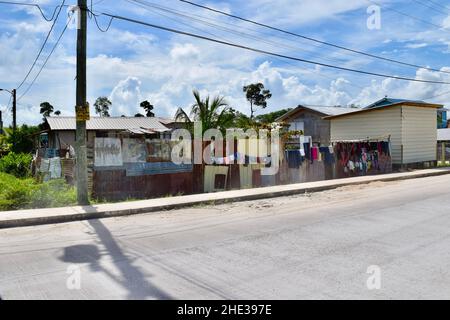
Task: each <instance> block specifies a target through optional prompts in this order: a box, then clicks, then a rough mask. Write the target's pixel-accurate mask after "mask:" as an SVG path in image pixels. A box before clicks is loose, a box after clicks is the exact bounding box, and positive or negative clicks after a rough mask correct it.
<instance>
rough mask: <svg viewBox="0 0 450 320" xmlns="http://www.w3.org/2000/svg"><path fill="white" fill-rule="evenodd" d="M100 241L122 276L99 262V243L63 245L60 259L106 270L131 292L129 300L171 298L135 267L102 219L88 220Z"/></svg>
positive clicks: (98, 270) (105, 271)
mask: <svg viewBox="0 0 450 320" xmlns="http://www.w3.org/2000/svg"><path fill="white" fill-rule="evenodd" d="M88 223H89V225H90V226H91V227H92V228H93V229H94V231H95V234H96V235H97V237H98V239H99V241H100V242H101V244H102V245H103V246H104V248H105V249H106V251H107V253H106V255H107V256H108V257H110V258H111V261H112V263H113V264H114V265H115V267H116V268H117V270H118V271H119V272H120V275H115V274H113V273H111V272H110V271H109V270H107V269H105V268H104V267H102V266H101V265H100V263H99V261H100V258H101V253H100V251H99V249H98V247H97V246H96V245H75V246H70V247H66V248H64V253H63V256H62V257H61V260H62V261H64V262H68V263H89V266H90V267H91V268H92V270H94V271H97V272H103V273H105V274H106V275H107V276H108V277H109V278H111V279H112V280H114V281H115V282H116V283H118V284H119V285H121V286H122V287H123V288H125V289H126V290H127V291H128V295H127V299H135V300H142V299H149V298H150V299H151V298H153V299H161V300H167V299H171V297H170V295H168V294H167V293H165V292H164V291H162V290H161V289H159V288H157V287H156V286H155V285H153V284H151V283H150V282H149V281H148V280H147V278H148V275H144V273H142V271H141V270H139V268H137V267H135V266H133V264H132V262H131V261H130V259H129V257H127V255H126V254H125V253H124V252H123V251H122V249H121V248H120V246H119V245H118V243H117V241H116V240H115V239H114V236H113V234H112V233H111V232H110V231H109V230H108V228H106V227H105V225H104V224H103V223H102V222H101V221H100V220H89V221H88Z"/></svg>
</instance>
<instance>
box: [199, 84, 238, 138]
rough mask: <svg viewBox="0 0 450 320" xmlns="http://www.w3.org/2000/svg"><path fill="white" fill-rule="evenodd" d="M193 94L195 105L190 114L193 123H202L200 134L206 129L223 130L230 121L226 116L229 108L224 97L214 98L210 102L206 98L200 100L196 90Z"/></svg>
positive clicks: (208, 98)
mask: <svg viewBox="0 0 450 320" xmlns="http://www.w3.org/2000/svg"><path fill="white" fill-rule="evenodd" d="M193 94H194V98H195V103H194V105H193V106H192V109H191V114H192V116H193V118H194V120H195V121H200V122H201V123H202V129H203V132H202V133H205V131H206V130H208V129H213V128H215V129H224V128H227V127H228V126H229V125H230V123H229V121H230V119H229V117H227V116H226V115H227V112H229V107H228V104H227V102H226V101H225V98H224V97H220V96H216V97H214V98H213V99H212V100H211V99H210V97H209V96H207V97H206V98H205V99H202V98H201V96H200V93H199V92H198V91H197V90H194V91H193Z"/></svg>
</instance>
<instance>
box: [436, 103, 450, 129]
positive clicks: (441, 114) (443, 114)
mask: <svg viewBox="0 0 450 320" xmlns="http://www.w3.org/2000/svg"><path fill="white" fill-rule="evenodd" d="M448 111H449V110H448V109H445V108H442V109H439V110H438V120H439V122H438V129H445V128H448V122H449V121H448Z"/></svg>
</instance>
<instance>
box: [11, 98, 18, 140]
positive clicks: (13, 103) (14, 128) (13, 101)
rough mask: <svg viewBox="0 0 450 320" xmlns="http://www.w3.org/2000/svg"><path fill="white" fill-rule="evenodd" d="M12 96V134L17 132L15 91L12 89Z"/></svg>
mask: <svg viewBox="0 0 450 320" xmlns="http://www.w3.org/2000/svg"><path fill="white" fill-rule="evenodd" d="M11 95H12V116H13V123H12V127H13V132H16V130H17V95H16V89H12V92H11Z"/></svg>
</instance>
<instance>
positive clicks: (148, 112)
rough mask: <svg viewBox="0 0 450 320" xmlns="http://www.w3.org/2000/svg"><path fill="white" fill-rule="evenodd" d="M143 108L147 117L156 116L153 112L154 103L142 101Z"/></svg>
mask: <svg viewBox="0 0 450 320" xmlns="http://www.w3.org/2000/svg"><path fill="white" fill-rule="evenodd" d="M140 106H141V108H142V109H144V110H145V115H146V116H147V117H154V116H155V114H154V113H153V105H152V104H151V103H150V102H148V101H147V100H145V101H142V102H141V104H140Z"/></svg>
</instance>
